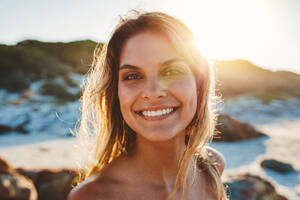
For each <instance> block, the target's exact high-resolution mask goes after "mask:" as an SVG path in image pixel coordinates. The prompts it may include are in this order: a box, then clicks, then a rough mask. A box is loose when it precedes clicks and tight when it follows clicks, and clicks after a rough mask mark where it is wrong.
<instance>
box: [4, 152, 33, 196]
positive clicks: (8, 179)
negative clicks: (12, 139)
mask: <svg viewBox="0 0 300 200" xmlns="http://www.w3.org/2000/svg"><path fill="white" fill-rule="evenodd" d="M37 197H38V195H37V191H36V189H35V186H34V184H33V182H32V181H31V180H30V179H28V178H26V177H24V176H22V175H20V174H18V173H17V172H15V171H14V170H13V169H11V168H10V166H9V165H8V163H7V162H6V161H5V160H3V159H1V158H0V199H1V200H37Z"/></svg>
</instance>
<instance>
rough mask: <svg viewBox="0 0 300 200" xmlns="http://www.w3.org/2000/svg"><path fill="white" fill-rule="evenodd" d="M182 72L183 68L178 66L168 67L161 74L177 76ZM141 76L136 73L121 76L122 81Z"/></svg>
mask: <svg viewBox="0 0 300 200" xmlns="http://www.w3.org/2000/svg"><path fill="white" fill-rule="evenodd" d="M183 73H184V70H182V69H178V68H170V69H168V70H166V71H165V72H164V73H163V75H164V76H172V75H174V76H177V75H181V74H183ZM141 78H142V76H141V75H139V74H137V73H129V74H126V75H125V76H124V78H123V80H124V81H131V80H138V79H141Z"/></svg>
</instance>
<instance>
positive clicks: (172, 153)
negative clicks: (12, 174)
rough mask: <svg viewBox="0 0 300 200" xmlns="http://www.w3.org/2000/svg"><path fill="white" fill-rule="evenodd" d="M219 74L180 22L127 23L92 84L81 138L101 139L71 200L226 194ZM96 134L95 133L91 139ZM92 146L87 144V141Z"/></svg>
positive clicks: (98, 57)
mask: <svg viewBox="0 0 300 200" xmlns="http://www.w3.org/2000/svg"><path fill="white" fill-rule="evenodd" d="M213 86H214V84H213V74H212V73H211V70H210V67H209V65H208V62H207V60H206V59H205V58H204V57H203V56H201V55H200V54H199V53H198V51H197V49H196V47H195V44H194V41H193V35H192V33H191V31H190V30H189V29H188V28H187V27H186V26H185V25H184V24H183V23H181V22H180V21H179V20H178V19H175V18H173V17H171V16H169V15H166V14H164V13H159V12H150V13H144V14H139V13H135V14H134V16H130V17H127V18H126V19H123V20H121V22H120V24H119V25H118V27H117V28H116V29H115V31H114V33H113V34H112V36H111V38H110V40H109V42H108V44H107V45H105V46H103V48H102V51H101V52H100V50H97V51H95V59H94V62H93V64H92V68H91V71H90V72H89V75H88V79H87V82H86V84H85V86H84V90H83V97H82V119H81V125H80V130H79V133H78V137H79V139H80V141H85V140H86V139H89V140H90V141H94V142H93V143H92V144H90V145H89V146H87V147H85V148H89V149H88V150H90V151H91V153H90V154H89V155H90V156H92V157H90V158H89V160H88V164H87V165H86V167H85V168H84V170H83V171H82V172H81V174H82V176H81V177H82V179H83V180H84V181H83V182H82V183H80V184H79V185H78V186H77V187H75V188H74V189H73V190H72V191H71V193H70V194H69V197H68V199H69V200H77V199H86V200H96V199H97V200H98V199H155V200H156V199H205V200H208V199H222V200H223V199H226V194H225V191H224V188H223V185H222V183H221V178H220V176H221V174H222V172H223V169H224V159H223V157H222V155H221V154H220V153H218V152H217V151H216V150H214V149H212V148H208V147H205V144H206V143H207V142H208V141H209V140H210V139H211V138H212V135H213V133H214V123H215V112H214V110H213V103H214V102H213V101H212V100H213V99H214V98H213V97H214V96H213V95H214V87H213ZM91 135H92V136H91ZM84 144H87V143H84Z"/></svg>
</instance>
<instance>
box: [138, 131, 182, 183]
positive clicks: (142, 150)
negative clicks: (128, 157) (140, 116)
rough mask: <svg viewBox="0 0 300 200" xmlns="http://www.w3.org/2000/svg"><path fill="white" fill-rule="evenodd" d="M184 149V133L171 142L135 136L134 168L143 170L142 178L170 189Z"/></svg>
mask: <svg viewBox="0 0 300 200" xmlns="http://www.w3.org/2000/svg"><path fill="white" fill-rule="evenodd" d="M185 149H186V146H185V134H184V133H183V134H178V135H177V136H176V137H174V138H172V139H171V140H168V141H159V142H157V141H155V142H154V141H149V140H147V139H145V138H142V137H140V136H138V135H137V140H136V149H135V150H134V159H135V163H136V166H138V167H139V168H140V169H143V173H142V174H141V176H145V177H143V178H147V179H146V180H153V182H156V183H157V184H163V185H165V186H168V188H171V187H173V185H174V183H175V180H176V175H177V172H178V170H179V164H180V160H181V159H182V156H183V154H184V151H185ZM144 180H145V179H144Z"/></svg>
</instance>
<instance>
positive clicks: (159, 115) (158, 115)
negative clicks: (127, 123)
mask: <svg viewBox="0 0 300 200" xmlns="http://www.w3.org/2000/svg"><path fill="white" fill-rule="evenodd" d="M177 108H178V107H172V108H164V109H160V110H144V111H139V112H137V113H138V114H139V115H140V116H141V117H142V118H144V119H146V120H161V119H165V118H167V117H168V116H169V115H171V114H172V113H174V112H175V111H176V110H177Z"/></svg>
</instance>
